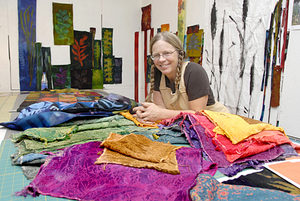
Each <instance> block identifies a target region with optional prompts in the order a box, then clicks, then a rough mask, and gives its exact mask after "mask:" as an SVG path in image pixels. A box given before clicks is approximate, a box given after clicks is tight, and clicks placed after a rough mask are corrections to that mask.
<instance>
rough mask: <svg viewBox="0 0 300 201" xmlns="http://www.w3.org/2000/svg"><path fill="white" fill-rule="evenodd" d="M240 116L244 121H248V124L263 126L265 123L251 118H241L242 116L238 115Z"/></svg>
mask: <svg viewBox="0 0 300 201" xmlns="http://www.w3.org/2000/svg"><path fill="white" fill-rule="evenodd" d="M238 116H239V117H241V118H242V119H244V121H246V122H247V123H248V124H262V123H264V122H262V121H259V120H256V119H251V118H248V117H244V116H240V115H238Z"/></svg>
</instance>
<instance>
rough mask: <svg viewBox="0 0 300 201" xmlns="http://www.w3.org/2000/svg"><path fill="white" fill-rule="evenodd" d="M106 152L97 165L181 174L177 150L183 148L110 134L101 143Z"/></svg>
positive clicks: (132, 135)
mask: <svg viewBox="0 0 300 201" xmlns="http://www.w3.org/2000/svg"><path fill="white" fill-rule="evenodd" d="M101 147H105V148H104V152H103V153H102V155H101V156H100V157H99V158H98V159H97V161H96V162H95V164H106V163H114V164H121V165H125V166H130V167H136V168H151V169H156V170H158V171H162V172H166V173H170V174H180V172H179V168H178V163H177V159H176V150H177V149H180V148H181V147H178V146H174V145H171V144H167V143H163V142H156V141H152V140H150V139H148V138H147V137H145V136H143V135H137V134H133V133H131V134H129V135H120V134H116V133H110V135H109V137H108V138H107V139H106V140H104V141H103V142H102V143H101Z"/></svg>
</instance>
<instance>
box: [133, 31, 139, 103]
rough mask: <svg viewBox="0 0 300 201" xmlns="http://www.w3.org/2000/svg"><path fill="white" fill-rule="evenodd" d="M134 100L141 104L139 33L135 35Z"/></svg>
mask: <svg viewBox="0 0 300 201" xmlns="http://www.w3.org/2000/svg"><path fill="white" fill-rule="evenodd" d="M134 100H135V101H136V102H137V103H138V102H139V32H138V31H137V32H135V33H134Z"/></svg>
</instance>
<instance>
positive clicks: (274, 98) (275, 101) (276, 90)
mask: <svg viewBox="0 0 300 201" xmlns="http://www.w3.org/2000/svg"><path fill="white" fill-rule="evenodd" d="M281 70H282V69H281V68H280V65H278V66H275V67H274V71H273V79H272V80H273V83H272V93H271V103H270V105H271V107H278V106H279V104H280V80H281Z"/></svg>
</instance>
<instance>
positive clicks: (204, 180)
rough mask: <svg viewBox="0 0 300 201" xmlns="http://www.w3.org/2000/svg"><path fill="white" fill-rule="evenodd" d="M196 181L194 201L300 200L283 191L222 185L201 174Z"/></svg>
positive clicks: (193, 193) (193, 190)
mask: <svg viewBox="0 0 300 201" xmlns="http://www.w3.org/2000/svg"><path fill="white" fill-rule="evenodd" d="M196 180H197V183H196V185H195V186H194V187H193V188H192V189H191V191H190V195H191V199H192V200H193V201H200V200H211V201H214V200H216V201H217V200H300V195H293V194H289V193H285V192H282V191H277V190H269V189H266V188H253V187H249V186H243V185H229V184H222V183H220V182H218V181H217V180H216V179H215V178H213V177H212V176H211V175H208V174H199V175H198V177H197V179H196Z"/></svg>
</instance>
